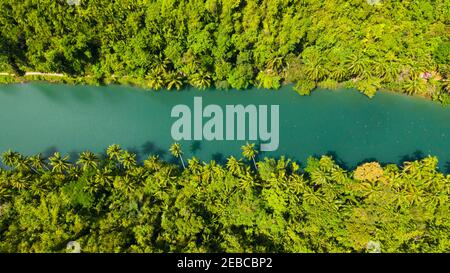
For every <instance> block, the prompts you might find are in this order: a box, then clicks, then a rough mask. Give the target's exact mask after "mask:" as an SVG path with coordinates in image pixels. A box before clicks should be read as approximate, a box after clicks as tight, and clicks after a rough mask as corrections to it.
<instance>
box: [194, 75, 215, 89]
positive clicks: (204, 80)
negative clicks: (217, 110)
mask: <svg viewBox="0 0 450 273" xmlns="http://www.w3.org/2000/svg"><path fill="white" fill-rule="evenodd" d="M190 83H191V84H192V86H194V87H197V88H200V89H205V88H207V87H209V86H210V85H211V76H210V75H209V74H207V73H204V72H197V73H195V74H194V75H192V76H191V80H190Z"/></svg>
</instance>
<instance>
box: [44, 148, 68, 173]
mask: <svg viewBox="0 0 450 273" xmlns="http://www.w3.org/2000/svg"><path fill="white" fill-rule="evenodd" d="M49 160H50V165H51V166H52V167H53V169H52V171H53V172H58V173H63V172H64V171H66V170H68V169H69V168H70V163H69V161H68V160H69V156H67V155H66V156H64V157H62V156H61V154H60V153H59V152H55V153H54V154H53V156H51V157H50V158H49Z"/></svg>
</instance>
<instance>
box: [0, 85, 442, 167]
mask: <svg viewBox="0 0 450 273" xmlns="http://www.w3.org/2000/svg"><path fill="white" fill-rule="evenodd" d="M194 96H201V97H202V99H203V105H204V106H206V105H208V104H218V105H220V106H222V107H223V109H225V105H236V104H242V105H244V106H245V105H248V104H254V105H257V106H258V105H279V121H280V123H279V126H280V128H279V147H278V149H277V150H276V151H273V152H263V153H261V154H260V155H259V157H260V158H261V157H264V156H275V157H278V156H280V155H286V156H289V157H291V158H294V159H295V160H297V161H299V162H300V163H301V165H303V166H304V163H305V162H306V158H307V157H308V156H310V155H315V156H319V155H322V154H330V155H333V157H334V158H335V159H336V160H337V161H338V162H339V163H340V164H341V165H343V166H344V167H348V168H353V167H355V166H356V165H357V164H359V163H361V162H364V161H368V160H378V161H380V162H382V163H400V162H403V161H405V160H411V159H417V158H421V157H424V156H426V155H429V154H431V155H435V156H437V157H438V158H439V160H440V165H439V167H440V169H441V170H442V171H444V172H450V107H443V106H441V105H439V104H437V103H433V102H430V101H426V100H423V99H420V98H413V97H408V96H404V95H400V94H393V93H389V92H379V93H378V94H377V95H376V96H375V97H374V98H373V99H368V98H366V97H365V96H364V95H362V94H360V93H359V92H357V91H355V90H336V91H327V90H318V91H315V92H313V94H312V95H311V96H306V97H302V96H299V95H297V94H296V93H295V92H293V91H292V90H291V87H289V86H286V87H283V88H282V89H280V90H278V91H270V90H257V89H254V90H248V91H237V90H229V91H220V90H205V91H200V90H194V89H188V90H184V91H182V92H177V91H159V92H150V91H145V90H140V89H137V88H131V87H124V86H100V87H97V86H68V85H60V84H58V85H56V84H55V85H53V84H46V83H33V84H14V85H0V124H1V127H0V128H1V129H0V152H3V151H6V150H8V149H12V150H16V151H18V152H21V153H24V154H34V153H43V154H45V155H48V154H50V153H52V152H54V151H61V152H63V153H67V154H70V155H71V156H72V159H73V158H76V153H78V152H80V151H83V150H91V151H94V152H97V153H101V152H103V151H104V149H105V148H106V147H107V146H108V145H110V144H113V143H117V144H120V145H121V146H122V147H124V148H128V149H130V150H132V151H135V152H136V153H138V155H139V157H140V159H144V158H145V157H147V156H148V155H149V154H159V155H160V156H161V157H163V158H165V159H167V160H174V158H173V157H172V156H170V155H169V154H168V152H167V151H168V147H169V146H170V144H171V143H173V142H174V140H173V139H172V137H171V126H172V124H173V122H174V121H175V120H176V118H172V117H171V110H172V107H173V106H175V105H177V104H186V105H188V106H190V107H192V105H193V98H194ZM206 120H208V119H206V118H205V121H206ZM180 143H181V144H182V147H183V150H184V154H185V158H188V157H191V156H196V157H198V158H200V159H201V160H203V161H209V160H211V159H214V160H216V161H219V162H222V161H224V160H225V159H226V157H227V156H229V155H235V156H240V154H241V150H240V146H241V145H243V144H244V143H245V141H229V140H228V141H227V140H223V141H206V140H202V141H180Z"/></svg>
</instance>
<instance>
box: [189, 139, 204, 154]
mask: <svg viewBox="0 0 450 273" xmlns="http://www.w3.org/2000/svg"><path fill="white" fill-rule="evenodd" d="M189 150H190V151H191V153H192V154H196V153H197V151H200V150H201V142H200V141H193V142H192V143H191V145H190V146H189Z"/></svg>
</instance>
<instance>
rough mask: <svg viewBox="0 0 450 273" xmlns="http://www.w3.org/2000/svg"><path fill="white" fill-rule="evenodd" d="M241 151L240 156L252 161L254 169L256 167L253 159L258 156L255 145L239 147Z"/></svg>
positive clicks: (248, 144)
mask: <svg viewBox="0 0 450 273" xmlns="http://www.w3.org/2000/svg"><path fill="white" fill-rule="evenodd" d="M241 149H242V155H243V156H244V157H245V158H247V159H248V160H252V161H253V165H254V166H255V169H257V168H258V167H257V166H256V161H255V157H256V155H257V154H258V151H257V150H256V149H255V143H251V144H250V143H248V142H247V144H246V145H244V146H242V147H241Z"/></svg>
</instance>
